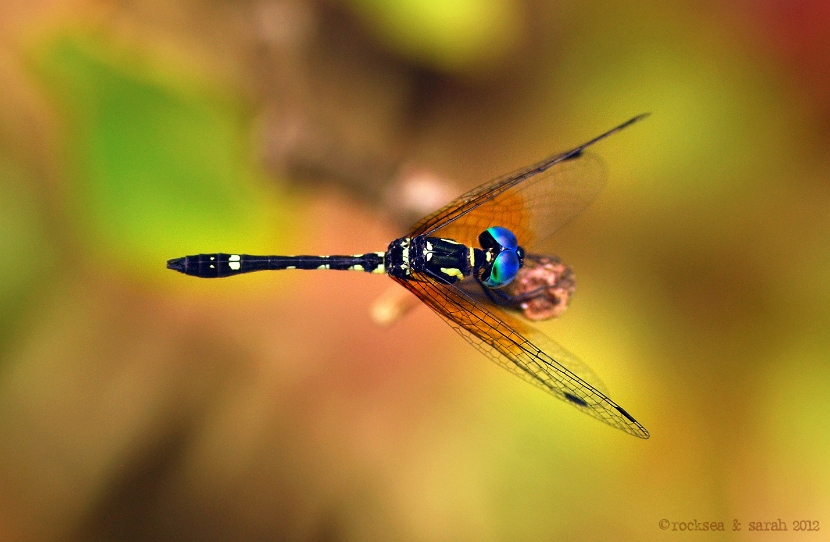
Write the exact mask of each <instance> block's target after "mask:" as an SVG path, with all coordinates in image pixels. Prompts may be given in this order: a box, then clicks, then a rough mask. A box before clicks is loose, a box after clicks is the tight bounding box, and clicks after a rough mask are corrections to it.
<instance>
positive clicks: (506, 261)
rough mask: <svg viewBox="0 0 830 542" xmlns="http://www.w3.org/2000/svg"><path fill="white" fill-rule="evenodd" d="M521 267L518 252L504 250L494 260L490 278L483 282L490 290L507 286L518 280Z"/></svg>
mask: <svg viewBox="0 0 830 542" xmlns="http://www.w3.org/2000/svg"><path fill="white" fill-rule="evenodd" d="M521 266H522V264H521V262H520V261H519V255H518V254H517V253H516V251H514V250H504V251H502V252H501V254H499V255H498V256H496V259H495V260H493V265H492V266H491V267H490V276H489V277H487V279H485V280H483V281H482V282H483V283H484V285H485V286H488V287H490V288H501V287H502V286H507V285H508V284H510V283H511V282H512V281H513V279H514V278H516V273H518V272H519V268H520V267H521Z"/></svg>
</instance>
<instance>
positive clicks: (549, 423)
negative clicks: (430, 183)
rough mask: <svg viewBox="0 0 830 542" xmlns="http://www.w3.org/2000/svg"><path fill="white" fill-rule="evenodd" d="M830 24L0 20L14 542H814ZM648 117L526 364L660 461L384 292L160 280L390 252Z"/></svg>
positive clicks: (397, 9) (826, 426)
mask: <svg viewBox="0 0 830 542" xmlns="http://www.w3.org/2000/svg"><path fill="white" fill-rule="evenodd" d="M828 6H830V4H828V3H827V2H824V1H822V0H801V1H798V2H790V1H787V0H753V1H749V0H739V1H737V2H731V3H726V2H706V1H699V2H691V3H684V2H668V3H667V2H653V1H647V2H631V1H628V2H626V1H616V2H584V1H583V2H576V1H561V2H544V1H541V0H524V1H518V0H477V1H474V0H449V1H441V0H340V1H336V0H325V1H324V0H248V1H244V2H224V1H221V0H214V1H211V2H208V1H197V0H168V1H165V2H162V1H158V0H133V1H131V2H116V1H112V0H98V1H96V0H27V1H25V2H24V1H21V0H4V1H3V2H2V3H0V96H2V99H0V252H2V258H0V540H2V541H7V540H9V541H12V540H36V541H46V540H79V541H80V540H84V541H85V540H266V539H267V540H270V539H273V540H315V541H316V540H320V541H324V540H325V541H328V540H332V541H338V540H413V541H415V540H418V541H420V540H429V541H439V540H440V541H443V540H475V541H489V540H679V539H700V540H766V539H770V540H771V539H773V538H774V539H775V540H799V541H807V540H830V538H828V535H827V532H828V531H830V512H828V511H830V460H828V458H830V271H829V270H830V152H828V149H830V7H828ZM643 112H651V113H652V115H651V116H650V117H649V118H648V119H647V120H646V121H644V122H642V123H639V124H637V125H636V126H633V127H631V128H629V129H627V130H625V131H624V132H622V133H620V134H618V135H614V136H613V137H612V138H610V139H608V140H606V141H604V142H602V143H601V144H600V145H598V146H597V148H596V153H597V154H599V155H600V156H601V157H602V158H603V160H604V161H605V162H606V164H607V167H608V170H609V172H610V173H609V181H608V184H607V187H606V189H605V190H604V192H603V193H602V194H601V195H600V197H599V199H598V200H597V201H596V202H595V203H594V204H593V205H592V206H591V207H590V208H589V209H588V210H587V211H585V212H584V213H583V214H582V215H581V216H580V217H579V219H578V220H576V221H575V222H573V223H572V224H571V225H569V226H568V227H567V228H566V229H565V230H563V231H562V232H560V233H559V234H558V235H557V236H556V238H555V240H554V242H555V248H556V253H557V254H558V255H559V256H560V257H561V258H563V260H564V261H565V262H567V263H569V264H570V265H572V266H573V267H574V269H575V272H576V277H577V280H578V287H577V293H576V296H575V299H574V301H573V304H572V305H571V308H570V310H569V311H568V312H567V313H566V314H565V315H564V316H563V317H562V318H561V319H559V320H557V321H555V322H547V323H544V324H542V325H541V326H540V328H541V329H542V330H543V331H544V332H545V333H547V334H549V335H550V336H551V337H553V338H554V339H556V340H557V341H559V342H560V343H561V344H562V345H563V346H565V347H566V348H568V349H569V350H571V351H573V352H574V353H576V354H577V355H579V356H580V357H581V358H582V359H583V360H585V361H586V362H587V363H588V364H589V365H590V366H591V367H592V368H593V369H594V370H595V371H596V372H597V373H598V374H599V375H600V376H601V377H602V378H603V380H604V381H605V383H606V384H607V385H608V387H609V389H610V390H611V397H612V398H613V399H615V400H616V401H617V402H618V403H620V404H621V405H623V406H624V407H625V408H626V409H627V410H628V411H629V412H631V413H632V414H633V415H634V416H635V417H636V418H637V419H638V420H639V421H641V422H642V423H643V424H644V425H645V426H646V427H647V428H648V429H649V430H650V432H651V439H650V440H647V441H642V440H639V439H635V438H632V437H630V436H628V435H626V434H624V433H622V432H620V431H616V430H614V429H612V428H609V427H607V426H605V425H603V424H600V423H598V422H596V421H595V420H593V419H591V418H589V417H587V416H584V415H583V414H580V413H579V412H577V411H576V410H575V409H573V408H569V407H568V406H567V405H565V404H563V403H561V402H559V401H556V400H554V399H552V398H551V397H550V396H548V395H547V394H544V393H542V392H540V391H539V390H537V389H535V388H533V387H532V386H529V385H527V384H525V383H523V382H521V381H520V380H519V379H517V378H515V377H512V376H510V375H508V374H507V373H506V372H504V371H503V370H501V369H499V368H498V367H497V366H496V365H494V364H492V363H490V362H489V361H487V360H486V358H484V357H483V356H481V355H479V354H478V353H477V352H476V351H475V350H473V349H472V348H470V347H469V346H468V345H467V344H466V343H465V342H464V341H462V340H461V339H460V338H459V337H458V336H456V335H455V334H454V333H453V331H452V330H451V329H450V328H449V327H448V326H446V325H445V324H444V323H442V322H441V321H440V319H439V318H437V317H436V316H435V315H433V314H432V313H430V311H428V310H427V309H426V308H423V307H421V308H418V309H417V310H414V311H413V312H412V313H411V314H408V315H407V316H406V317H405V318H404V319H402V320H401V321H399V322H397V323H396V324H395V325H394V326H392V327H390V328H388V329H384V328H381V327H378V326H376V325H375V324H373V323H372V321H371V320H370V318H369V307H370V306H371V305H372V303H373V301H374V300H375V299H377V298H378V297H379V296H381V295H383V294H384V292H386V291H387V289H389V288H391V287H393V285H392V282H391V281H390V280H389V279H387V278H385V277H379V276H370V275H365V274H358V273H336V272H328V273H323V272H320V273H302V272H285V273H274V274H268V273H262V274H253V275H248V276H243V277H236V278H232V279H227V280H221V281H200V280H197V279H193V278H190V277H185V276H183V275H179V274H176V273H173V272H171V271H168V270H166V269H165V266H164V262H165V260H167V259H168V258H172V257H177V256H183V255H185V254H196V253H198V252H217V251H226V252H230V251H233V252H248V253H274V254H296V253H302V254H326V253H335V254H351V253H359V252H365V251H376V250H384V249H385V247H386V245H387V244H388V242H389V241H390V240H392V239H394V238H395V237H397V236H399V235H401V234H402V233H404V232H405V231H406V226H407V224H409V223H410V222H411V221H412V220H413V219H414V218H417V213H414V214H413V211H412V210H411V208H410V207H412V205H414V204H413V203H411V202H409V203H407V202H403V203H402V202H401V201H400V199H401V197H400V194H401V193H402V188H401V187H402V186H406V183H407V182H410V181H412V179H417V178H427V179H433V180H436V179H437V180H439V181H440V182H439V183H438V186H439V187H441V186H443V187H444V188H443V189H442V190H444V191H445V192H446V191H447V190H450V189H448V188H447V187H451V190H452V191H455V192H460V191H461V190H463V189H466V188H469V187H472V186H475V185H477V184H479V183H481V182H484V181H486V180H488V179H489V178H491V177H495V176H497V175H500V174H502V173H504V172H506V171H510V170H513V169H516V168H518V167H520V166H523V165H526V164H528V163H531V162H533V161H536V160H538V159H539V158H541V157H543V156H545V155H547V154H551V153H554V152H556V151H562V150H565V149H568V148H571V147H573V146H575V145H577V144H580V143H582V142H584V141H586V140H588V139H590V138H591V137H593V136H595V135H597V134H599V133H601V132H602V131H604V130H606V129H608V128H611V127H612V126H615V125H616V124H618V123H620V122H622V121H624V120H626V119H628V118H630V117H632V116H634V115H636V114H639V113H643ZM441 183H445V184H441ZM404 192H405V190H404ZM451 193H452V192H450V194H451ZM415 203H417V202H415ZM778 519H780V520H782V521H783V522H784V524H785V525H786V526H787V528H788V532H787V533H774V534H771V533H758V532H754V531H751V530H750V527H751V525H750V522H772V521H777V520H778ZM662 520H666V521H667V522H668V523H661V522H662ZM712 521H714V522H722V523H723V526H724V531H723V532H711V531H709V532H700V531H697V532H688V529H690V528H691V529H699V528H700V527H699V526H700V524H701V523H703V522H712ZM800 521H807V522H810V523H808V524H804V523H801V524H799V523H798V522H800ZM695 522H697V524H695ZM813 522H817V523H813ZM666 525H668V528H667V529H664V527H666ZM799 525H801V526H806V525H809V526H810V527H814V526H815V525H818V526H819V528H820V530H819V531H818V532H815V531H812V532H796V531H795V529H796V528H797V527H799ZM681 529H686V531H684V532H681Z"/></svg>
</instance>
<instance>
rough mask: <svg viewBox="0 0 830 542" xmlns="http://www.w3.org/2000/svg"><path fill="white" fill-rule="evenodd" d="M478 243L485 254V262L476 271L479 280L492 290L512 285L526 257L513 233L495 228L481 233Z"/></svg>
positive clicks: (501, 228) (498, 227) (505, 229)
mask: <svg viewBox="0 0 830 542" xmlns="http://www.w3.org/2000/svg"><path fill="white" fill-rule="evenodd" d="M478 242H479V243H481V248H482V249H483V253H484V261H482V262H481V265H480V266H478V268H477V269H476V272H477V273H478V278H479V280H480V281H481V282H482V283H483V284H484V285H485V286H488V287H490V288H501V287H502V286H507V285H508V284H510V282H511V281H512V280H513V279H514V278H516V273H518V272H519V269H521V267H522V264H523V263H524V256H525V251H524V249H523V248H522V247H520V246H519V242H518V241H517V240H516V236H515V235H513V232H512V231H510V230H508V229H507V228H503V227H501V226H493V227H491V228H487V229H486V230H484V231H483V232H481V234H480V235H479V236H478Z"/></svg>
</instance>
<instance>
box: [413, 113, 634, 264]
mask: <svg viewBox="0 0 830 542" xmlns="http://www.w3.org/2000/svg"><path fill="white" fill-rule="evenodd" d="M644 116H645V115H640V116H638V117H634V118H633V119H631V120H629V121H627V122H625V123H623V124H621V125H620V126H617V127H616V128H613V129H612V130H609V131H608V132H606V133H604V134H602V135H600V136H598V137H596V138H594V139H592V140H591V141H589V142H587V143H585V144H583V145H580V146H579V147H576V148H575V149H572V150H570V151H568V152H565V153H562V154H558V155H556V156H552V157H550V158H546V159H545V160H542V161H541V162H539V163H537V164H534V165H532V166H528V167H526V168H524V169H522V170H519V171H516V172H514V173H511V174H508V175H505V176H503V177H499V178H497V179H495V180H493V181H490V182H488V183H485V184H483V185H481V186H479V187H478V188H474V189H473V190H471V191H469V192H467V193H466V194H464V195H462V196H460V197H458V198H456V199H455V200H454V201H452V202H450V203H449V204H447V205H446V206H444V207H443V208H442V209H439V210H438V211H436V212H434V213H433V214H431V215H429V216H427V217H426V218H424V219H422V220H420V221H419V222H418V223H416V224H415V225H414V226H413V227H412V229H411V230H410V232H409V235H410V236H413V237H414V236H416V235H435V236H440V237H445V238H448V239H454V240H456V241H458V242H460V243H465V244H467V245H471V246H477V244H478V235H479V234H480V233H481V232H482V231H484V230H485V229H486V228H488V227H490V226H503V227H505V228H507V229H509V230H511V231H512V232H513V233H515V234H516V237H517V238H518V239H519V242H520V243H521V244H522V245H523V246H524V247H525V248H526V249H531V248H533V247H538V246H539V243H540V242H541V241H543V240H544V239H546V238H547V237H549V236H550V235H551V234H553V233H554V232H555V231H556V230H558V229H559V228H561V227H562V226H564V225H565V224H567V223H568V222H569V221H570V220H571V219H572V218H573V217H575V216H576V215H577V214H579V213H580V211H582V210H583V209H585V207H587V206H588V205H589V204H590V203H591V202H592V201H593V200H594V199H595V198H596V197H597V195H598V194H599V192H600V190H601V189H602V187H603V186H604V184H605V178H606V173H605V168H604V167H603V165H602V163H601V162H600V161H599V159H598V158H596V157H594V156H592V155H590V154H586V153H584V152H583V151H584V150H585V149H586V148H588V147H589V146H591V145H593V144H594V143H596V142H598V141H600V140H602V139H604V138H606V137H608V136H609V135H611V134H613V133H615V132H618V131H620V130H622V129H623V128H625V127H627V126H629V125H631V124H633V123H634V122H636V121H638V120H640V119H641V118H643V117H644Z"/></svg>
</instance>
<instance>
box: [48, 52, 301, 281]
mask: <svg viewBox="0 0 830 542" xmlns="http://www.w3.org/2000/svg"><path fill="white" fill-rule="evenodd" d="M35 66H36V71H37V72H38V74H39V75H40V77H41V79H42V80H43V81H44V82H45V83H46V85H47V87H48V88H49V90H50V93H51V94H52V96H54V97H55V98H56V100H57V101H58V103H59V104H60V105H62V106H63V107H64V108H65V111H66V113H67V116H68V119H69V138H68V139H69V141H68V143H69V156H70V160H71V161H72V162H74V163H73V165H74V166H75V168H76V170H75V171H74V172H73V173H71V174H70V177H71V178H73V180H74V184H73V185H72V188H73V190H72V195H71V201H70V204H71V205H73V206H74V208H73V210H74V211H75V212H76V214H77V216H78V217H79V218H80V222H81V229H82V235H83V236H84V237H87V238H89V239H91V240H93V241H94V242H96V243H97V244H98V245H99V247H101V248H103V249H104V250H106V251H107V252H114V253H116V254H117V255H119V256H120V257H121V258H123V259H125V260H126V261H127V263H128V264H129V265H130V266H133V267H135V266H139V267H141V266H147V267H149V268H153V269H155V268H157V267H158V266H159V265H160V264H161V263H163V262H164V260H165V259H166V258H169V257H174V256H181V255H183V254H184V253H191V254H192V253H195V252H199V251H219V250H239V251H243V250H255V249H256V248H257V247H263V246H265V245H270V248H274V247H273V243H270V241H272V239H271V237H272V235H273V232H274V230H275V226H276V224H275V223H274V222H275V220H276V219H277V218H279V217H280V216H281V215H283V214H284V213H285V212H286V206H285V204H284V203H282V204H281V203H280V201H279V200H277V199H276V198H275V197H274V194H273V193H272V192H271V191H269V189H268V186H267V180H265V179H264V177H263V176H262V175H261V174H259V173H257V171H256V170H255V168H254V167H253V166H252V164H251V160H250V157H249V156H248V154H249V150H248V139H249V136H248V134H249V131H250V130H249V122H248V119H247V118H246V114H245V108H244V104H242V103H241V102H240V101H239V100H236V99H233V98H231V97H229V96H227V95H226V94H224V93H223V92H222V89H221V88H220V87H219V85H216V84H211V83H210V82H208V81H205V80H202V79H199V78H197V77H195V76H191V77H190V79H188V78H187V76H185V75H182V74H181V73H180V72H179V73H177V72H176V69H177V67H176V66H171V65H166V64H164V63H161V62H155V64H154V59H152V58H148V57H147V56H142V55H140V54H138V52H136V51H130V50H127V51H124V50H116V47H115V46H114V45H113V44H111V43H108V42H107V41H105V40H99V39H88V38H80V37H64V38H61V39H57V40H54V41H52V42H49V43H47V44H46V46H44V47H42V48H41V49H40V50H39V51H38V52H37V54H36V55H35Z"/></svg>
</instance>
